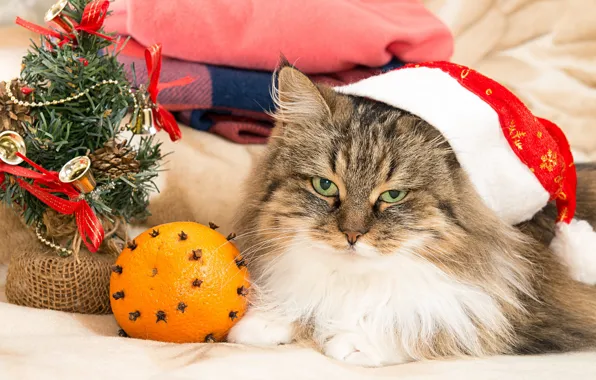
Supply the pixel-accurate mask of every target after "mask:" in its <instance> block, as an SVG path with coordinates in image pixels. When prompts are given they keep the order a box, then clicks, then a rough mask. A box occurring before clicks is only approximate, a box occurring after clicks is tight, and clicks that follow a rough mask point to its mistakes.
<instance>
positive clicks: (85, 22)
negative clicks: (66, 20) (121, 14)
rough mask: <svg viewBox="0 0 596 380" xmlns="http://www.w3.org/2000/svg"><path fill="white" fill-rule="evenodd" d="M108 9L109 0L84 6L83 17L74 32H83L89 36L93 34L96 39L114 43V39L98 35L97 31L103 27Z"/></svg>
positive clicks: (96, 0) (99, 0)
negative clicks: (99, 38)
mask: <svg viewBox="0 0 596 380" xmlns="http://www.w3.org/2000/svg"><path fill="white" fill-rule="evenodd" d="M109 7H110V2H109V0H95V1H92V2H90V3H89V4H87V5H86V6H85V9H84V10H83V17H82V18H81V23H80V24H79V25H78V26H76V27H75V29H76V30H79V31H81V30H82V31H85V32H87V33H89V34H94V35H96V36H98V37H101V38H104V39H106V40H108V41H114V37H112V36H107V35H105V34H101V33H99V32H98V31H99V29H101V27H102V26H103V21H104V20H105V18H106V16H107V15H108V8H109Z"/></svg>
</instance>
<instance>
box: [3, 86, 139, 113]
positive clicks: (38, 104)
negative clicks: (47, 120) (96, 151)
mask: <svg viewBox="0 0 596 380" xmlns="http://www.w3.org/2000/svg"><path fill="white" fill-rule="evenodd" d="M11 83H12V81H9V82H6V93H7V94H8V96H9V98H10V100H12V101H13V102H14V103H16V104H18V105H21V106H27V107H43V106H49V105H56V104H63V103H66V102H70V101H72V100H75V99H78V98H80V97H81V96H85V95H86V94H88V93H89V92H90V91H91V90H94V89H96V88H98V87H100V86H104V85H107V84H118V81H117V80H115V79H109V80H103V81H101V82H99V83H97V84H94V85H93V86H91V87H89V88H88V89H86V90H85V91H81V92H79V93H78V94H76V95H73V96H69V97H66V98H64V99H58V100H46V101H45V102H24V101H22V100H19V99H17V98H16V96H14V94H13V93H12V90H11V88H10V84H11ZM135 107H136V101H135Z"/></svg>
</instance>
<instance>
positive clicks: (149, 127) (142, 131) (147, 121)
mask: <svg viewBox="0 0 596 380" xmlns="http://www.w3.org/2000/svg"><path fill="white" fill-rule="evenodd" d="M130 129H131V131H132V132H133V133H134V134H136V135H154V134H156V133H157V128H155V121H154V120H153V111H152V110H151V108H149V107H145V108H143V109H142V110H141V111H140V112H139V114H138V115H137V119H136V120H135V122H134V124H133V125H132V127H131V128H130Z"/></svg>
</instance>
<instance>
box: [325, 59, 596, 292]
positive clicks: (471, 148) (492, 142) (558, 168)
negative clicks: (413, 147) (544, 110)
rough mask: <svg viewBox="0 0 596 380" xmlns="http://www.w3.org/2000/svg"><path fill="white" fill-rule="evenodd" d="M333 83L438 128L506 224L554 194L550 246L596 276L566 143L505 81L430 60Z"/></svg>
mask: <svg viewBox="0 0 596 380" xmlns="http://www.w3.org/2000/svg"><path fill="white" fill-rule="evenodd" d="M335 90H336V91H338V92H340V93H344V94H349V95H356V96H361V97H366V98H369V99H373V100H376V101H379V102H383V103H386V104H388V105H391V106H394V107H397V108H401V109H404V110H406V111H409V112H411V113H413V114H415V115H417V116H419V117H421V118H423V119H424V120H426V121H427V122H428V123H430V124H431V125H433V126H434V127H435V128H437V129H438V130H439V131H440V132H441V133H442V134H443V136H444V137H445V138H446V139H447V141H448V142H449V144H450V145H451V147H452V149H453V151H454V152H455V155H456V157H457V159H458V161H459V163H460V165H461V166H462V168H463V169H464V170H465V171H466V172H467V174H468V176H469V178H470V180H471V182H472V184H473V185H474V187H475V188H476V190H477V191H478V193H479V194H480V196H481V197H482V199H483V200H484V202H485V203H486V205H487V206H488V207H489V208H491V209H492V210H493V211H494V212H495V213H496V214H497V215H498V216H499V217H500V218H502V220H503V221H505V222H506V223H509V224H510V225H515V224H518V223H521V222H524V221H527V220H529V219H531V218H532V217H533V216H534V215H535V214H536V213H538V212H539V211H540V210H541V209H542V208H543V207H544V206H546V204H547V203H548V202H550V201H553V200H554V201H556V205H557V209H558V218H557V225H556V233H555V238H554V239H553V241H552V243H551V249H552V250H553V251H554V252H555V253H556V254H557V255H559V256H560V257H561V258H562V259H563V260H564V262H565V263H566V264H567V265H568V266H569V268H570V270H571V273H572V275H573V276H574V278H576V279H577V280H580V281H583V282H586V283H591V284H593V283H596V233H595V232H594V230H593V229H592V227H591V226H590V225H589V224H588V223H587V222H586V221H580V220H577V219H574V214H575V203H576V199H575V193H576V182H577V178H576V171H575V166H574V162H573V156H572V154H571V150H570V147H569V143H568V142H567V139H566V138H565V135H564V133H563V132H562V131H561V130H560V129H559V128H558V127H557V126H556V125H555V124H553V123H551V122H550V121H548V120H545V119H541V118H538V117H536V116H534V115H533V114H532V113H531V112H530V110H529V109H528V108H527V107H526V106H525V105H524V104H523V103H522V102H521V101H520V100H519V99H518V98H517V97H516V96H515V95H513V94H512V93H511V92H510V91H509V90H507V89H506V88H505V87H503V86H501V85H500V84H498V83H497V82H495V81H493V80H492V79H489V78H487V77H485V76H483V75H481V74H479V73H478V72H476V71H474V70H472V69H469V68H467V67H464V66H461V65H457V64H453V63H449V62H431V63H425V64H410V65H406V66H404V67H402V68H399V69H397V70H393V71H389V72H386V73H383V74H381V75H378V76H374V77H370V78H367V79H364V80H362V81H360V82H356V83H353V84H350V85H346V86H342V87H336V88H335Z"/></svg>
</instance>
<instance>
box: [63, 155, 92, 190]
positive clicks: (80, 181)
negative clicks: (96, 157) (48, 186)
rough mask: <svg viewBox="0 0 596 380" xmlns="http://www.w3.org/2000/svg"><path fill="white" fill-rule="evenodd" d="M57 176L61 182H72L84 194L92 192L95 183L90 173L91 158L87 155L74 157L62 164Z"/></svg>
mask: <svg viewBox="0 0 596 380" xmlns="http://www.w3.org/2000/svg"><path fill="white" fill-rule="evenodd" d="M58 178H59V179H60V182H62V183H72V184H73V186H74V187H76V188H77V189H78V190H79V191H80V192H81V193H84V194H87V193H90V192H92V191H93V190H94V189H95V185H96V184H97V183H96V182H95V178H93V175H92V174H91V159H90V158H89V157H87V156H79V157H75V158H73V159H72V160H70V161H68V162H67V163H66V164H64V166H63V167H62V169H60V173H59V174H58Z"/></svg>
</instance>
